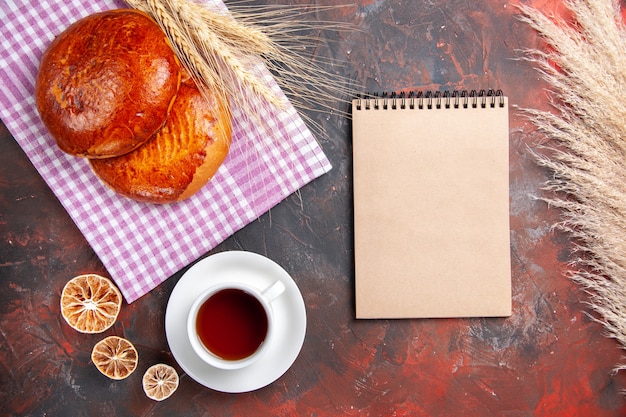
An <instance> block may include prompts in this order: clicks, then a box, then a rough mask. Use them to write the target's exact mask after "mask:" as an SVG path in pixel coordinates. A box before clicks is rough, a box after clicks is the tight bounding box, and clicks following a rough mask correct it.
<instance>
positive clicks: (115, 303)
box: [61, 274, 122, 333]
mask: <svg viewBox="0 0 626 417" xmlns="http://www.w3.org/2000/svg"><path fill="white" fill-rule="evenodd" d="M121 308H122V294H121V293H120V291H119V290H118V289H117V287H116V286H115V285H114V284H113V282H111V280H109V279H108V278H105V277H101V276H100V275H96V274H85V275H79V276H77V277H74V278H72V279H71V280H69V281H68V282H67V284H65V287H63V291H62V292H61V315H62V316H63V318H64V319H65V321H66V322H67V324H69V325H70V326H71V327H72V328H73V329H75V330H78V331H79V332H81V333H101V332H103V331H105V330H106V329H108V328H109V327H111V326H112V325H113V323H115V320H116V319H117V315H118V314H119V312H120V309H121Z"/></svg>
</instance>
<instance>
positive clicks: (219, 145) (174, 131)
mask: <svg viewBox="0 0 626 417" xmlns="http://www.w3.org/2000/svg"><path fill="white" fill-rule="evenodd" d="M220 97H221V96H216V95H213V96H207V95H206V94H205V95H203V94H202V93H200V91H199V90H198V88H197V87H196V85H195V84H194V83H193V81H192V80H190V79H189V80H186V81H184V82H183V83H182V84H181V86H180V89H179V91H178V95H177V97H176V99H175V101H174V104H173V106H172V110H171V112H170V114H169V117H168V119H167V121H166V123H165V125H164V126H163V128H162V129H161V130H159V131H158V132H157V133H156V134H155V135H154V136H153V137H152V138H151V139H150V140H149V141H148V142H146V143H145V144H143V145H142V146H140V147H139V148H137V149H136V150H134V151H132V152H130V153H128V154H125V155H122V156H119V157H116V158H107V159H90V161H89V162H90V164H91V167H92V169H93V171H94V172H95V173H96V174H97V175H98V177H100V179H101V180H102V181H104V182H105V183H106V184H107V185H108V186H109V187H111V188H112V189H113V190H114V191H116V192H118V193H120V194H122V195H125V196H127V197H129V198H132V199H133V200H137V201H143V202H148V203H172V202H175V201H180V200H183V199H185V198H187V197H189V196H191V195H192V194H194V193H195V192H197V191H198V190H199V189H200V188H201V187H202V186H203V185H205V184H206V183H207V182H208V181H209V180H210V179H211V178H212V177H213V175H214V174H215V172H216V171H217V169H218V168H219V167H220V165H221V164H222V162H223V161H224V159H225V158H226V155H227V154H228V149H229V146H230V140H231V133H232V125H231V114H230V111H229V109H228V103H226V102H225V100H224V99H221V98H220Z"/></svg>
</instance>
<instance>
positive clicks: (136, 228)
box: [0, 0, 331, 303]
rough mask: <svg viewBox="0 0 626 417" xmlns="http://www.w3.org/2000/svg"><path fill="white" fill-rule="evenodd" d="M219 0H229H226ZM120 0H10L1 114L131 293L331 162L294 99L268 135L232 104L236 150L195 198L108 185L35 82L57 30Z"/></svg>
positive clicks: (2, 45)
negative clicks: (75, 147) (69, 149)
mask: <svg viewBox="0 0 626 417" xmlns="http://www.w3.org/2000/svg"><path fill="white" fill-rule="evenodd" d="M211 3H213V4H215V5H216V6H218V7H219V6H221V7H223V4H222V3H221V2H219V0H212V1H211ZM118 7H126V5H125V3H123V2H122V0H92V1H86V0H3V1H2V4H1V5H0V28H1V29H2V34H3V36H2V39H0V117H1V118H2V120H3V122H4V123H5V124H6V126H7V127H8V129H9V131H10V132H11V133H12V134H13V136H14V137H15V139H16V140H17V142H18V143H19V144H20V146H21V147H22V149H23V150H24V152H25V153H26V155H27V156H28V158H30V160H31V162H32V163H33V165H34V166H35V168H36V169H37V170H38V171H39V173H40V174H41V176H42V177H43V178H44V180H45V181H46V182H47V184H48V185H49V186H50V188H51V189H52V191H53V192H54V193H55V195H56V196H57V197H58V199H59V201H60V202H61V204H63V206H64V207H65V209H66V210H67V212H68V213H69V215H70V216H71V218H72V219H73V220H74V222H75V223H76V225H77V226H78V228H79V229H80V230H81V232H82V233H83V235H84V236H85V238H86V239H87V241H88V242H89V244H90V245H91V246H92V248H93V250H94V251H95V252H96V254H97V255H98V256H99V258H100V260H101V261H102V262H103V264H104V266H105V267H106V269H107V271H108V272H109V274H110V275H111V277H112V278H113V279H114V281H115V282H116V283H117V285H118V286H119V288H120V290H121V291H122V293H123V294H124V297H125V299H126V300H127V302H129V303H130V302H133V301H134V300H136V299H137V298H139V297H141V296H142V295H144V294H146V293H147V292H148V291H150V290H151V289H153V288H154V287H156V286H157V285H159V284H160V283H161V282H163V281H164V280H165V279H167V278H168V277H169V276H171V275H172V274H174V273H176V272H177V271H179V270H180V269H181V268H183V267H185V266H187V265H189V264H190V263H191V262H193V261H194V260H196V259H198V258H199V257H200V256H202V255H203V254H205V253H206V252H207V251H209V250H210V249H212V248H214V247H215V246H217V245H218V244H219V243H221V242H222V241H224V240H225V239H226V238H227V237H229V236H230V235H232V234H233V233H235V232H236V231H237V230H239V229H241V228H242V227H244V226H245V225H247V224H248V223H250V222H251V221H253V220H255V219H256V218H258V217H259V216H260V215H261V214H263V213H265V212H266V211H267V210H269V209H270V208H271V207H273V206H274V205H276V204H277V203H279V202H280V201H281V200H283V199H284V198H285V197H287V196H288V195H290V194H291V193H293V192H294V191H296V190H297V189H299V188H300V187H302V186H303V185H304V184H306V183H308V182H310V181H311V180H313V179H315V178H317V177H318V176H320V175H322V174H324V173H326V172H328V171H329V170H330V168H331V167H330V163H329V161H328V159H327V158H326V156H325V155H324V153H323V152H322V150H321V148H320V147H319V145H318V143H317V142H316V140H315V138H314V137H313V136H312V134H311V133H310V131H309V130H308V129H307V127H306V126H305V124H304V123H303V121H302V119H301V118H300V117H299V115H298V114H297V112H296V110H295V109H294V108H293V107H291V106H290V107H289V108H288V109H287V110H286V111H282V112H277V111H275V110H272V111H269V112H268V113H267V114H260V115H259V117H262V118H263V119H266V120H274V121H275V122H276V125H275V126H274V127H273V129H272V130H271V134H270V135H268V134H267V132H260V131H259V130H258V126H257V125H255V124H254V123H250V120H251V119H250V118H249V117H241V116H242V115H241V114H238V111H239V110H238V109H234V110H233V113H234V132H233V141H232V145H231V150H230V153H229V156H228V157H227V159H226V161H225V163H224V164H223V166H222V167H221V168H220V170H219V171H218V172H217V174H216V175H215V177H214V178H213V179H212V180H211V182H210V183H209V184H208V185H207V186H205V187H204V188H203V189H202V190H201V191H200V192H199V193H197V194H196V195H194V196H193V197H191V198H190V199H188V200H185V201H182V202H179V203H175V204H170V205H150V204H143V203H137V202H134V201H131V200H129V199H126V198H124V197H120V196H118V195H116V194H115V193H113V192H112V191H110V190H109V189H108V188H107V187H106V186H105V185H103V183H102V182H100V180H99V179H97V178H96V176H95V175H94V174H93V172H92V171H91V169H90V167H89V164H88V163H87V161H86V160H83V159H81V158H76V157H72V156H68V155H66V154H65V153H63V152H61V151H60V150H59V149H58V147H57V146H56V144H55V142H54V139H53V138H52V137H51V136H50V135H49V133H48V132H47V130H46V128H45V127H44V125H43V124H42V122H41V120H40V119H39V116H38V113H37V110H36V106H35V98H34V83H35V77H36V74H37V69H38V65H39V60H40V57H41V54H42V53H43V51H44V50H45V48H46V47H47V45H48V44H49V43H50V41H51V40H52V39H53V38H54V37H55V36H56V35H58V34H59V33H60V32H61V31H62V30H63V29H65V28H66V27H67V26H68V25H70V24H71V23H73V22H74V21H76V20H77V19H79V18H81V17H84V16H86V15H88V14H91V13H95V12H98V11H102V10H106V9H111V8H118ZM264 72H265V73H266V79H267V82H268V83H270V85H271V86H272V88H274V89H276V90H277V91H278V92H280V89H279V87H278V86H276V84H275V83H274V82H273V79H272V78H271V76H270V74H269V72H267V71H264ZM69 278H70V277H68V279H69Z"/></svg>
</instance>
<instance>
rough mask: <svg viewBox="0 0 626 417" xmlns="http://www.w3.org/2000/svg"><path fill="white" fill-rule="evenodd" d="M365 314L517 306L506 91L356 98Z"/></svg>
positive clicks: (416, 314)
mask: <svg viewBox="0 0 626 417" xmlns="http://www.w3.org/2000/svg"><path fill="white" fill-rule="evenodd" d="M352 117H353V119H352V120H353V164H354V165H353V174H354V244H355V248H354V249H355V290H356V317H357V318H364V319H365V318H426V317H489V316H491V317H498V316H499V317H504V316H510V315H511V260H510V245H509V243H510V238H509V151H508V149H509V135H508V132H509V128H508V100H507V98H506V97H505V96H503V95H502V93H501V92H500V91H498V92H493V91H489V92H480V93H473V92H472V93H470V94H466V93H465V92H463V93H458V94H457V93H456V92H454V93H451V94H448V93H441V94H440V93H432V94H431V93H425V94H421V93H419V94H411V95H406V96H405V95H402V96H393V97H385V98H377V97H366V98H358V99H355V100H353V102H352Z"/></svg>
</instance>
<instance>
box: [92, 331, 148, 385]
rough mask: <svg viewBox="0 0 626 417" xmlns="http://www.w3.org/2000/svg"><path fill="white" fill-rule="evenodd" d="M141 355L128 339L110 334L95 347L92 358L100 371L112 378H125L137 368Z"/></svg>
mask: <svg viewBox="0 0 626 417" xmlns="http://www.w3.org/2000/svg"><path fill="white" fill-rule="evenodd" d="M138 359H139V355H138V354H137V349H135V346H133V344H132V343H130V342H129V341H128V340H126V339H124V338H122V337H119V336H109V337H107V338H105V339H102V340H101V341H99V342H98V343H96V345H95V346H94V347H93V350H92V351H91V360H92V361H93V363H94V365H96V368H98V370H99V371H100V372H102V373H103V374H104V375H106V376H108V377H109V378H111V379H124V378H126V377H127V376H128V375H130V374H132V373H133V371H134V370H135V368H137V362H138Z"/></svg>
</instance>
